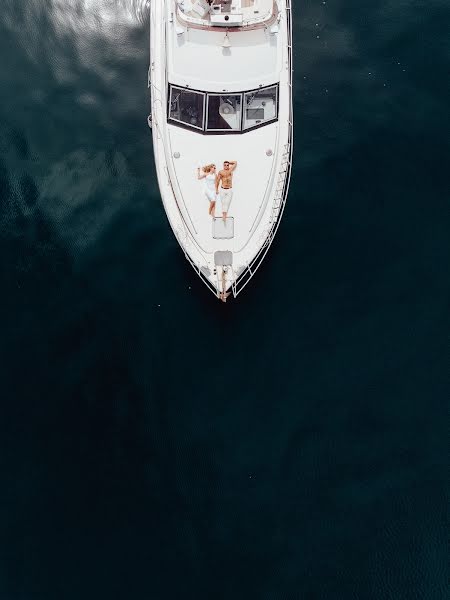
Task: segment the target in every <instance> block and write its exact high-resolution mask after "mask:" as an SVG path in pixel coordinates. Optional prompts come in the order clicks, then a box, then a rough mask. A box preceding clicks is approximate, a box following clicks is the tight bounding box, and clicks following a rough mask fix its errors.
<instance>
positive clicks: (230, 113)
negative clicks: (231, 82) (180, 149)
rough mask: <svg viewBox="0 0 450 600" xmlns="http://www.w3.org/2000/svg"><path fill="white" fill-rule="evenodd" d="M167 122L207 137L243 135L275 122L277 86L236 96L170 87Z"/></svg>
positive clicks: (276, 115)
mask: <svg viewBox="0 0 450 600" xmlns="http://www.w3.org/2000/svg"><path fill="white" fill-rule="evenodd" d="M168 115H169V117H168V120H169V122H171V123H175V124H179V125H180V126H183V127H188V128H190V129H191V128H192V129H195V130H197V131H199V132H203V133H206V134H208V133H209V134H214V133H216V134H225V133H245V132H246V131H250V130H252V129H256V128H257V127H262V126H264V125H267V124H268V123H273V122H274V121H276V120H277V119H278V85H271V86H268V87H265V88H259V89H257V90H253V91H250V92H242V93H236V94H227V93H222V94H219V93H208V92H199V91H196V90H190V89H188V88H182V87H179V86H174V85H170V86H169V102H168Z"/></svg>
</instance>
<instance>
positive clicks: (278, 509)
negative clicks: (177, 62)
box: [0, 0, 450, 600]
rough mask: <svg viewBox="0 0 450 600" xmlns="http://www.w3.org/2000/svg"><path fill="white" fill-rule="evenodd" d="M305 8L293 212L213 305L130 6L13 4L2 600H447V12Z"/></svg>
mask: <svg viewBox="0 0 450 600" xmlns="http://www.w3.org/2000/svg"><path fill="white" fill-rule="evenodd" d="M294 10H295V17H294V21H295V31H294V35H295V68H296V71H295V110H296V131H295V138H296V139H295V165H294V171H293V181H292V189H291V194H290V197H289V201H288V205H287V209H286V212H285V216H284V220H283V223H282V225H281V227H280V230H279V234H278V237H277V239H276V243H275V244H274V246H273V248H272V250H271V252H270V253H269V256H268V258H267V260H266V262H265V264H264V265H263V267H262V269H261V271H260V272H259V273H258V275H257V276H256V277H255V279H254V280H253V281H252V284H251V285H249V286H248V288H247V289H246V291H245V292H244V293H243V294H242V295H241V296H240V297H239V300H238V301H234V302H232V303H227V304H226V305H222V304H220V303H218V302H217V300H215V299H214V298H213V296H212V295H211V294H209V293H208V292H207V290H206V288H204V287H203V285H202V284H201V282H200V280H199V279H198V278H197V276H196V275H195V273H194V272H193V271H192V270H191V269H190V267H189V266H188V265H187V263H185V261H184V259H183V257H182V254H181V252H180V250H179V249H178V246H177V243H176V241H175V239H174V237H173V235H172V233H171V230H170V229H169V226H168V224H167V222H166V218H165V214H164V212H163V209H162V207H161V203H160V200H159V195H158V189H157V185H156V180H155V170H154V166H153V162H152V145H151V136H150V132H149V130H148V128H147V126H146V116H147V113H148V105H149V100H148V94H147V88H146V80H147V67H148V20H147V19H148V10H147V9H146V6H145V2H139V1H132V0H66V1H64V2H63V1H62V0H45V1H44V0H2V3H1V11H0V52H1V61H0V76H1V86H0V199H1V204H0V257H1V259H0V290H1V295H0V352H1V357H0V359H1V360H0V375H1V387H0V391H1V399H0V600H80V599H86V600H87V599H89V600H91V599H93V600H94V599H95V600H99V599H107V600H123V599H127V600H128V599H129V600H141V599H143V598H150V599H152V600H168V599H174V600H180V599H191V598H192V599H195V600H197V599H199V598H202V599H203V598H204V599H208V600H209V599H214V600H222V599H223V600H231V599H232V600H241V599H242V600H278V599H283V600H288V599H289V600H290V599H295V600H319V599H320V600H334V599H338V600H341V599H342V600H348V599H353V598H354V599H356V600H366V599H373V600H384V599H389V600H391V599H392V600H400V599H401V600H403V599H421V600H422V599H426V600H435V599H436V600H437V599H439V600H441V599H442V600H443V599H444V598H448V591H449V590H448V588H447V587H446V586H447V581H448V574H449V573H448V563H447V558H448V556H447V550H448V546H447V543H446V540H447V532H446V523H448V517H449V514H448V491H449V488H448V479H447V477H446V463H447V451H448V444H447V436H446V433H447V423H448V421H447V418H448V412H447V407H448V392H449V379H450V377H449V346H448V340H449V337H448V333H449V331H448V325H449V306H450V302H449V300H450V277H449V266H448V261H449V250H450V243H449V211H448V200H449V194H448V191H449V186H448V164H449V163H448V161H449V137H448V131H449V129H448V127H449V118H448V99H449V94H448V92H449V87H448V83H449V79H448V59H449V41H448V40H449V38H448V31H449V5H448V2H447V1H446V0H427V2H422V1H419V0H417V1H415V0H406V1H403V2H400V1H393V0H368V1H367V2H361V1H360V0H358V1H356V0H345V1H344V0H334V1H333V0H327V1H326V2H321V1H316V0H314V1H313V0H296V1H295V6H294Z"/></svg>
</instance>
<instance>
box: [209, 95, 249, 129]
mask: <svg viewBox="0 0 450 600" xmlns="http://www.w3.org/2000/svg"><path fill="white" fill-rule="evenodd" d="M241 104H242V94H208V111H207V114H208V120H207V123H206V130H207V131H230V130H231V131H240V130H241Z"/></svg>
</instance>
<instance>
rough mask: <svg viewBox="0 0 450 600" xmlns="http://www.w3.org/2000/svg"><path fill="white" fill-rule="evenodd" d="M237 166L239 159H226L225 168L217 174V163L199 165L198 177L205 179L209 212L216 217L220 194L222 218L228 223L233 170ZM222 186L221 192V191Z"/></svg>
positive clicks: (231, 197)
mask: <svg viewBox="0 0 450 600" xmlns="http://www.w3.org/2000/svg"><path fill="white" fill-rule="evenodd" d="M236 167H237V161H235V160H226V161H225V162H224V163H223V169H222V170H221V171H219V173H217V174H216V165H215V164H210V165H206V166H205V167H203V168H200V167H198V169H197V179H204V180H205V190H204V191H205V196H206V197H207V199H208V200H209V210H208V213H209V214H210V215H211V217H213V218H214V217H215V216H216V215H215V209H216V201H217V196H218V195H220V202H221V204H222V219H223V222H224V223H226V220H227V214H228V210H229V208H230V204H231V200H232V199H233V171H234V170H235V169H236ZM220 186H221V187H220ZM219 187H220V193H219Z"/></svg>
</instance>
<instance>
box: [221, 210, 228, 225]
mask: <svg viewBox="0 0 450 600" xmlns="http://www.w3.org/2000/svg"><path fill="white" fill-rule="evenodd" d="M227 214H228V213H226V212H223V213H222V219H223V222H224V223H226V222H227Z"/></svg>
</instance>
